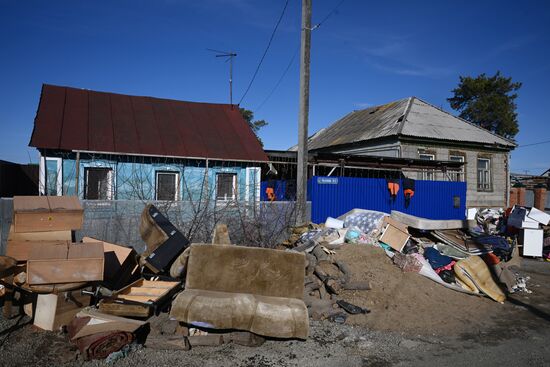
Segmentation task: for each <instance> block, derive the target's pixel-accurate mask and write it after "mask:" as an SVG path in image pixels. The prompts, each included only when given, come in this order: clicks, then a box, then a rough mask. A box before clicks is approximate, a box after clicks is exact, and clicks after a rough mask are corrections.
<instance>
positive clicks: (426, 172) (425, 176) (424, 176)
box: [418, 152, 435, 181]
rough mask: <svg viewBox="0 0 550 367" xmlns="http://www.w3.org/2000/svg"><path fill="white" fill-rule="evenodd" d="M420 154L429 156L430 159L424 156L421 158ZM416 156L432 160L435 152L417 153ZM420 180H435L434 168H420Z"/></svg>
mask: <svg viewBox="0 0 550 367" xmlns="http://www.w3.org/2000/svg"><path fill="white" fill-rule="evenodd" d="M422 156H425V157H430V159H425V158H422ZM418 158H419V159H424V160H426V161H434V160H435V154H431V153H420V152H419V153H418ZM430 174H431V175H432V179H431V180H430V179H428V175H430ZM422 180H424V181H435V170H433V169H423V170H422Z"/></svg>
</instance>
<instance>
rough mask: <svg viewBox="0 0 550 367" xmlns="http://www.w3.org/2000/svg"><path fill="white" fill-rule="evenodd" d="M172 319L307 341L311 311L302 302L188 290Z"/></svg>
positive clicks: (177, 302)
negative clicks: (308, 312) (309, 312)
mask: <svg viewBox="0 0 550 367" xmlns="http://www.w3.org/2000/svg"><path fill="white" fill-rule="evenodd" d="M170 316H171V317H172V318H175V319H177V320H178V321H182V322H185V323H187V324H191V325H195V326H198V327H206V328H212V329H236V330H246V331H250V332H252V333H255V334H258V335H262V336H269V337H274V338H298V339H306V338H307V336H308V331H309V320H308V314H307V308H306V306H305V304H304V302H303V301H302V300H298V299H293V298H285V297H271V296H261V295H253V294H249V293H231V292H218V291H207V290H196V289H186V290H184V291H183V292H181V293H180V294H178V296H177V297H176V299H175V300H174V302H173V303H172V310H171V311H170Z"/></svg>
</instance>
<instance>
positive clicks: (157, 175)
mask: <svg viewBox="0 0 550 367" xmlns="http://www.w3.org/2000/svg"><path fill="white" fill-rule="evenodd" d="M159 174H171V175H174V179H175V182H174V187H175V188H176V192H175V194H174V195H175V196H174V199H173V200H174V201H177V200H178V199H179V197H180V185H179V183H180V174H179V172H176V171H168V170H156V171H155V200H156V201H170V200H159V198H158V187H159Z"/></svg>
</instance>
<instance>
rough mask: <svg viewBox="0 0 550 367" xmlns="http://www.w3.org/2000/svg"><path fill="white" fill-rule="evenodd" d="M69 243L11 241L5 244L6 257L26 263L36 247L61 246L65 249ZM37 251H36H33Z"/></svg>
mask: <svg viewBox="0 0 550 367" xmlns="http://www.w3.org/2000/svg"><path fill="white" fill-rule="evenodd" d="M68 244H69V241H12V240H8V241H7V243H6V256H10V257H13V258H14V259H16V260H17V261H27V260H29V256H30V253H31V251H33V249H34V248H36V247H42V246H45V245H62V246H65V247H67V246H68ZM34 251H37V250H34Z"/></svg>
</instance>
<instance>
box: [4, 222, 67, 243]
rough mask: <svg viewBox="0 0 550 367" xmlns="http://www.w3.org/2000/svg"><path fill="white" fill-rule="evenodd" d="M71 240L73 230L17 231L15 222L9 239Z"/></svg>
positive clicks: (11, 227)
mask: <svg viewBox="0 0 550 367" xmlns="http://www.w3.org/2000/svg"><path fill="white" fill-rule="evenodd" d="M9 240H13V241H71V240H72V232H71V231H70V230H69V231H47V232H15V228H14V226H13V224H12V225H11V226H10V232H9V234H8V241H9Z"/></svg>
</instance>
